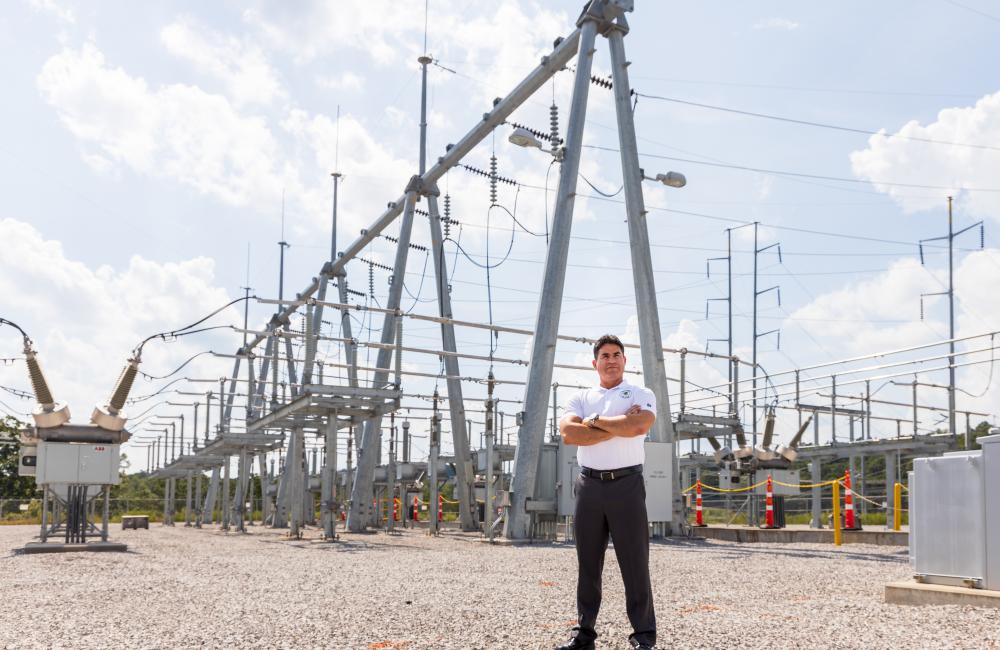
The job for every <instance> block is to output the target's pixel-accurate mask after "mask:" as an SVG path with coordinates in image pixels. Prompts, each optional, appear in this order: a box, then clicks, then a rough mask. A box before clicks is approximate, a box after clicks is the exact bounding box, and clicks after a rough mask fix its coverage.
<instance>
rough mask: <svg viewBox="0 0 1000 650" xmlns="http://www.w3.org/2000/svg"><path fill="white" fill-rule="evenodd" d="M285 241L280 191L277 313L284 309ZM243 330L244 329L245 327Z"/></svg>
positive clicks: (282, 200) (283, 197)
mask: <svg viewBox="0 0 1000 650" xmlns="http://www.w3.org/2000/svg"><path fill="white" fill-rule="evenodd" d="M289 245H290V244H289V243H288V242H286V241H285V191H284V190H282V191H281V241H279V242H278V250H279V258H278V312H281V310H282V309H284V307H285V305H284V303H283V302H282V300H284V298H285V249H286V248H288V247H289ZM243 329H246V328H245V327H244V328H243Z"/></svg>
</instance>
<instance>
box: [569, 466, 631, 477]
mask: <svg viewBox="0 0 1000 650" xmlns="http://www.w3.org/2000/svg"><path fill="white" fill-rule="evenodd" d="M641 473H642V465H633V466H632V467H619V468H618V469H590V468H589V467H581V468H580V474H582V475H584V476H589V477H590V478H596V479H597V480H599V481H613V480H615V479H617V478H622V477H625V476H631V475H632V474H641Z"/></svg>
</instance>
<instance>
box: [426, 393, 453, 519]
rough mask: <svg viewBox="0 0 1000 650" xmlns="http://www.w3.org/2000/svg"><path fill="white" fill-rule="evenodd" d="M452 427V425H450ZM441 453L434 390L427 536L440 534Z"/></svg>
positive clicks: (429, 457) (436, 397)
mask: <svg viewBox="0 0 1000 650" xmlns="http://www.w3.org/2000/svg"><path fill="white" fill-rule="evenodd" d="M452 426H454V424H453V425H452ZM440 451H441V414H440V413H438V392H437V389H434V411H433V414H432V415H431V444H430V453H429V454H428V458H427V460H428V465H429V467H428V468H427V478H428V481H429V482H430V490H429V491H428V492H427V499H428V501H430V508H429V509H428V512H430V517H428V519H427V532H428V534H429V535H437V534H438V533H439V532H440V526H439V524H438V508H439V504H438V454H439V453H440Z"/></svg>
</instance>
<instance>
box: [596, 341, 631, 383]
mask: <svg viewBox="0 0 1000 650" xmlns="http://www.w3.org/2000/svg"><path fill="white" fill-rule="evenodd" d="M593 364H594V370H596V371H597V374H598V375H599V376H600V378H601V383H602V384H616V383H618V382H620V381H621V380H622V375H623V374H624V373H625V354H624V353H623V352H622V349H621V348H620V347H618V346H617V345H615V344H614V343H605V344H604V345H602V346H601V349H600V350H598V351H597V358H596V359H594V361H593Z"/></svg>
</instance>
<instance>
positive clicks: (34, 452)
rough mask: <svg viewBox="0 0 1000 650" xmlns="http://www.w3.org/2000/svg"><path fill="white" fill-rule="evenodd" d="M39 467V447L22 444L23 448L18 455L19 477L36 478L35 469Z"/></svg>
mask: <svg viewBox="0 0 1000 650" xmlns="http://www.w3.org/2000/svg"><path fill="white" fill-rule="evenodd" d="M37 465H38V446H37V445H26V444H24V443H23V442H22V443H21V448H20V450H19V451H18V455H17V475H18V476H34V475H35V467H36V466H37Z"/></svg>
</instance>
